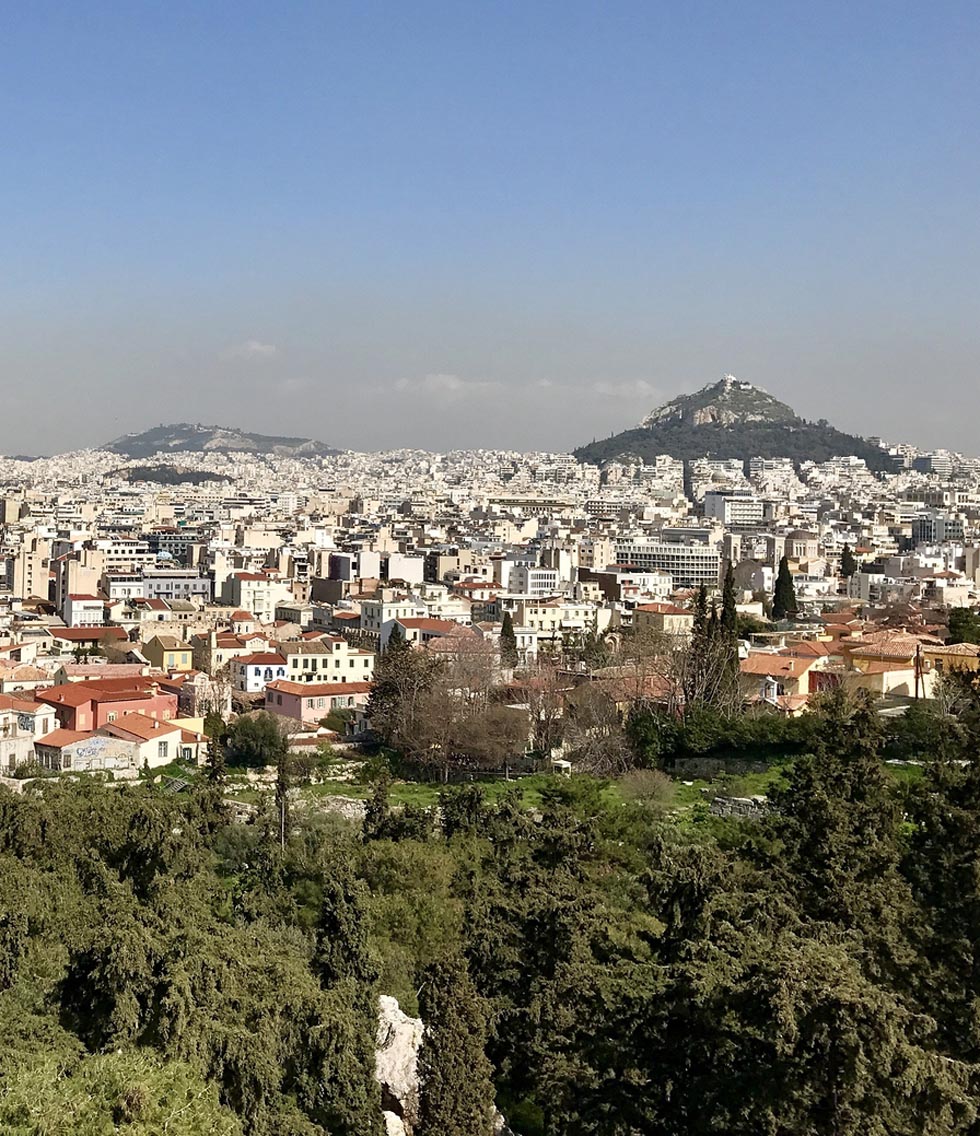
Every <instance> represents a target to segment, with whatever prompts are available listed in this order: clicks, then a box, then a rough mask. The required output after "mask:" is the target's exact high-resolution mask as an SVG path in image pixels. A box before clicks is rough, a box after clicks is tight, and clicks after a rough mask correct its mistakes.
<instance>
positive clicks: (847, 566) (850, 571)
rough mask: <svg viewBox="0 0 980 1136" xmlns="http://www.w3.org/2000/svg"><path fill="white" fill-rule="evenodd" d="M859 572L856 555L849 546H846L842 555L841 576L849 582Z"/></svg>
mask: <svg viewBox="0 0 980 1136" xmlns="http://www.w3.org/2000/svg"><path fill="white" fill-rule="evenodd" d="M856 571H857V561H856V560H855V559H854V553H853V552H851V546H850V545H849V544H845V545H844V551H843V552H842V553H841V554H840V574H841V575H842V576H843V577H844V578H845V579H846V580H847V579H850V578H851V576H853V575H854V573H855V572H856Z"/></svg>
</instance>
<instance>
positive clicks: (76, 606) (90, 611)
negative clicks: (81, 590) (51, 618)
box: [64, 595, 105, 627]
mask: <svg viewBox="0 0 980 1136" xmlns="http://www.w3.org/2000/svg"><path fill="white" fill-rule="evenodd" d="M64 620H65V625H66V626H68V627H101V626H102V625H103V624H104V623H105V604H104V603H103V601H102V600H100V599H99V597H98V596H84V595H83V596H79V595H70V596H68V598H67V599H66V600H65V609H64Z"/></svg>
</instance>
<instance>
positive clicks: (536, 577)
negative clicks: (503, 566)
mask: <svg viewBox="0 0 980 1136" xmlns="http://www.w3.org/2000/svg"><path fill="white" fill-rule="evenodd" d="M560 584H561V573H560V572H559V571H558V569H557V568H538V567H536V566H533V565H530V564H515V565H514V566H513V567H512V568H511V570H510V577H509V581H508V584H507V588H508V591H511V592H518V593H520V594H521V595H525V596H553V595H556V594H557V593H558V591H559V590H560Z"/></svg>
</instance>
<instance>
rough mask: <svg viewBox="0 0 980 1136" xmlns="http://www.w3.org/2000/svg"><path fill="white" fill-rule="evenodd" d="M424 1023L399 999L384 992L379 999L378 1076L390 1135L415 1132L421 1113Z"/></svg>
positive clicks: (402, 1135)
mask: <svg viewBox="0 0 980 1136" xmlns="http://www.w3.org/2000/svg"><path fill="white" fill-rule="evenodd" d="M424 1028H425V1027H424V1026H423V1025H422V1022H421V1020H420V1019H419V1018H410V1017H409V1016H408V1014H406V1013H404V1011H403V1010H402V1008H401V1006H399V1005H398V999H397V998H392V997H390V996H389V995H387V994H382V996H381V997H380V998H379V999H378V1048H377V1051H376V1053H375V1076H376V1077H377V1079H378V1083H379V1084H380V1085H381V1107H382V1108H383V1109H384V1118H385V1124H386V1125H387V1134H388V1136H411V1133H412V1126H413V1125H414V1124H415V1122H416V1121H417V1120H418V1115H419V1070H418V1061H419V1047H420V1046H421V1044H422V1034H423V1033H424Z"/></svg>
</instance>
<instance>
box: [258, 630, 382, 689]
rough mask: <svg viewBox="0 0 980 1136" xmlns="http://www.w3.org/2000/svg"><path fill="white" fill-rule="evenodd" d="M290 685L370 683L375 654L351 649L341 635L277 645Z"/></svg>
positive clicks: (372, 675) (372, 676) (354, 648)
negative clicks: (297, 683)
mask: <svg viewBox="0 0 980 1136" xmlns="http://www.w3.org/2000/svg"><path fill="white" fill-rule="evenodd" d="M279 654H281V655H282V656H283V657H284V658H285V660H286V673H287V677H288V678H289V679H291V680H292V681H293V682H320V683H324V682H370V681H371V680H372V679H373V678H374V652H373V651H362V650H359V649H358V648H356V647H352V646H351V645H350V644H349V643H348V642H347V640H346V639H344V638H343V637H342V636H340V635H333V636H326V637H323V638H319V639H312V640H294V641H291V642H287V643H280V644H279Z"/></svg>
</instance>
